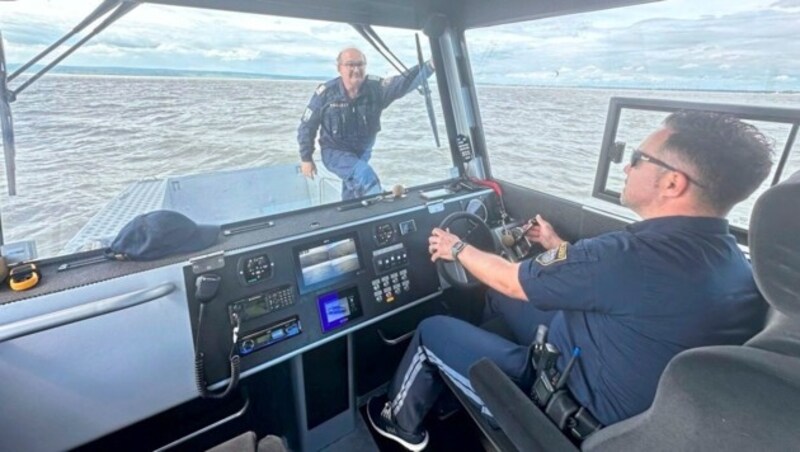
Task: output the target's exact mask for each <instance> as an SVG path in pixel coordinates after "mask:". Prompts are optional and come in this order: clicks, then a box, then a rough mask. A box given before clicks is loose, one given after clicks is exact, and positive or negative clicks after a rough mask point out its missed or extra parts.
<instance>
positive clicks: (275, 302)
mask: <svg viewBox="0 0 800 452" xmlns="http://www.w3.org/2000/svg"><path fill="white" fill-rule="evenodd" d="M294 303H295V298H294V291H293V290H292V286H290V285H288V284H287V285H285V286H281V287H278V288H277V289H272V290H268V291H266V292H264V293H260V294H258V295H253V296H252V297H248V298H245V299H244V300H239V301H235V302H233V303H231V304H230V305H228V315H230V316H233V314H237V315H238V316H239V318H240V319H241V320H242V321H247V320H250V319H254V318H256V317H261V316H262V315H267V314H269V313H270V312H273V311H277V310H278V309H281V308H285V307H287V306H291V305H293V304H294Z"/></svg>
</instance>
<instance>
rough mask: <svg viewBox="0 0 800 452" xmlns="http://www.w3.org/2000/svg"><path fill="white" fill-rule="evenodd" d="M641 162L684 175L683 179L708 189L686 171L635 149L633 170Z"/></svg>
mask: <svg viewBox="0 0 800 452" xmlns="http://www.w3.org/2000/svg"><path fill="white" fill-rule="evenodd" d="M641 161H644V162H649V163H652V164H653V165H656V166H660V167H662V168H665V169H668V170H670V171H675V172H676V173H681V174H683V177H685V178H686V180H688V181H689V182H691V183H693V184H695V185H697V186H698V187H702V188H706V186H705V185H703V184H701V183H699V182H697V181H696V180H694V179H693V178H692V177H691V176H689V175H688V174H686V172H685V171H681V170H679V169H678V168H675V167H674V166H672V165H670V164H669V163H666V162H664V161H662V160H659V159H657V158H655V157H653V156H651V155H647V154H645V153H644V152H642V151H640V150H638V149H635V150H634V151H633V153H631V168H635V167H636V165H638V164H639V162H641Z"/></svg>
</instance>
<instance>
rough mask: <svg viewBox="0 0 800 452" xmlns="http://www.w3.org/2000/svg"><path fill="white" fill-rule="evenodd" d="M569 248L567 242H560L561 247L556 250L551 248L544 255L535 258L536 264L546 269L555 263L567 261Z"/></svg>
mask: <svg viewBox="0 0 800 452" xmlns="http://www.w3.org/2000/svg"><path fill="white" fill-rule="evenodd" d="M568 246H569V243H568V242H562V243H561V245H558V248H553V249H552V250H548V251H545V252H544V253H542V254H540V255H538V256H536V262H537V263H538V264H539V265H541V266H543V267H546V266H548V265H552V264H555V263H556V262H561V261H565V260H567V247H568Z"/></svg>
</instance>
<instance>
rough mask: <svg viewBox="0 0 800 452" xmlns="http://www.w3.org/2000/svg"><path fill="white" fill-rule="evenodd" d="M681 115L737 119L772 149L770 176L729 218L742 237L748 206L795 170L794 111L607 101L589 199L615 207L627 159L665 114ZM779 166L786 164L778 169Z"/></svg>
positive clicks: (799, 115) (799, 123)
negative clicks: (710, 112)
mask: <svg viewBox="0 0 800 452" xmlns="http://www.w3.org/2000/svg"><path fill="white" fill-rule="evenodd" d="M681 109H702V110H714V111H719V112H721V113H728V114H731V115H734V116H737V117H739V118H741V119H742V120H744V121H745V122H748V123H750V124H752V125H754V126H755V127H757V128H758V130H760V131H761V132H762V133H763V134H764V135H765V136H767V137H768V138H769V139H770V140H771V141H772V142H773V143H774V149H775V154H774V155H773V162H774V163H773V166H772V170H771V172H770V175H769V176H768V177H767V179H766V180H764V182H763V183H762V184H761V186H760V187H759V188H758V189H757V190H756V191H755V192H754V193H753V194H752V195H751V196H750V197H749V198H748V199H746V200H744V201H742V202H741V203H739V204H737V205H736V206H735V207H734V208H733V210H731V212H730V213H729V214H728V221H729V222H730V224H731V226H733V228H734V229H739V232H740V233H743V232H744V231H746V230H747V228H748V225H749V222H750V212H751V211H752V209H753V204H754V203H755V201H756V199H758V196H759V195H760V194H761V193H763V192H764V191H765V190H766V189H768V188H769V187H770V186H771V185H773V183H774V182H776V174H778V178H777V180H783V179H785V178H786V177H788V175H790V174H792V172H793V171H792V165H794V168H796V169H800V159H798V156H797V155H795V154H794V153H789V154H786V152H788V151H790V149H789V148H790V147H794V145H795V141H794V140H795V138H796V134H797V129H798V127H800V112H798V111H796V110H788V109H769V108H763V107H747V106H734V105H725V104H696V103H690V102H675V101H665V100H656V99H629V98H612V99H611V102H610V107H609V113H608V120H607V124H606V128H605V135H604V137H603V141H602V151H601V155H600V161H599V163H598V165H597V174H596V177H595V188H594V196H595V197H597V198H599V199H603V200H605V201H608V202H611V203H614V204H618V205H619V204H620V201H619V199H620V194H621V193H622V189H623V187H624V184H625V175H624V172H623V168H624V166H625V165H627V164H628V163H629V162H630V160H631V154H632V153H633V151H635V150H636V149H637V148H638V144H639V143H640V142H642V140H643V139H644V138H645V137H646V136H647V135H648V134H649V133H650V132H651V131H652V129H653V127H652V124H660V123H662V122H663V121H664V119H665V118H666V117H667V115H668V114H669V113H671V112H673V111H676V110H681ZM782 161H785V162H786V163H785V164H783V163H781V162H782Z"/></svg>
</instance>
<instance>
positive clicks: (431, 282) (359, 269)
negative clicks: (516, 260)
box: [183, 192, 488, 387]
mask: <svg viewBox="0 0 800 452" xmlns="http://www.w3.org/2000/svg"><path fill="white" fill-rule="evenodd" d="M486 196H488V195H487V193H486V192H482V193H470V194H467V195H464V196H462V197H459V198H455V199H449V200H447V202H442V201H439V202H435V203H430V204H425V205H418V206H416V207H412V208H407V209H404V210H401V211H397V212H391V213H386V214H383V215H380V216H378V217H371V218H365V219H362V220H359V221H354V222H350V223H348V224H345V225H342V226H339V227H335V228H329V229H326V230H320V231H317V232H314V233H306V234H302V235H298V236H294V237H287V238H284V239H280V240H275V241H273V242H270V243H265V244H262V245H258V246H251V247H249V248H245V249H242V250H237V251H235V252H226V253H225V255H224V258H223V259H220V261H219V263H218V264H216V265H215V267H216V268H213V269H211V270H207V269H208V268H209V267H204V266H199V268H200V271H198V266H197V265H186V266H185V267H184V269H183V271H184V279H185V284H186V294H187V303H188V305H189V312H190V318H191V319H192V332H193V337H194V341H195V344H196V348H197V350H199V351H201V352H202V353H203V355H204V357H205V362H204V366H205V369H204V372H205V377H206V379H207V381H208V382H209V384H210V385H211V386H212V387H214V384H221V383H222V382H223V381H224V380H226V379H228V378H230V365H229V357H230V356H232V355H233V354H237V355H239V356H240V358H241V372H242V376H246V375H248V374H249V373H252V372H255V371H258V370H260V369H262V368H265V367H268V366H270V365H273V364H276V363H278V362H281V361H283V360H285V359H288V358H290V357H292V356H294V355H296V354H299V353H302V352H304V351H306V350H308V349H310V348H313V347H315V346H318V345H321V344H323V343H325V342H328V341H330V340H332V339H334V338H336V337H340V336H342V335H344V334H347V333H348V332H350V331H353V330H355V329H358V328H361V327H364V326H366V325H368V324H371V323H374V322H376V321H378V320H380V319H383V318H385V317H388V316H389V315H392V313H394V312H396V311H399V310H402V309H404V308H407V307H411V306H413V305H416V304H418V303H421V302H424V301H425V300H428V299H430V298H432V297H435V296H436V295H438V294H440V293H441V291H442V289H443V287H442V284H441V283H440V279H439V276H438V273H437V271H436V268H435V266H434V264H433V263H432V262H431V261H430V256H429V254H428V253H427V248H428V242H427V240H428V237H429V235H430V231H431V230H432V229H433V228H434V227H436V226H438V225H439V223H441V221H442V220H443V219H444V218H445V217H446V216H447V215H448V214H450V213H453V212H456V211H460V210H463V209H464V206H465V205H466V203H467V202H468V201H469V200H471V199H474V198H481V197H486ZM209 274H211V275H213V276H214V277H215V278H216V277H218V279H219V287H218V290H217V292H216V296H214V297H213V298H212V299H211V300H210V301H205V303H204V309H203V319H202V322H199V321H198V320H199V315H200V309H199V306H200V301H199V300H198V297H197V295H198V294H197V293H196V292H197V288H196V285H197V281H198V278H201V277H203V276H204V275H205V276H207V275H209ZM198 324H200V325H202V326H201V328H200V331H198ZM237 326H238V332H237V334H236V336H234V328H235V327H237Z"/></svg>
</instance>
